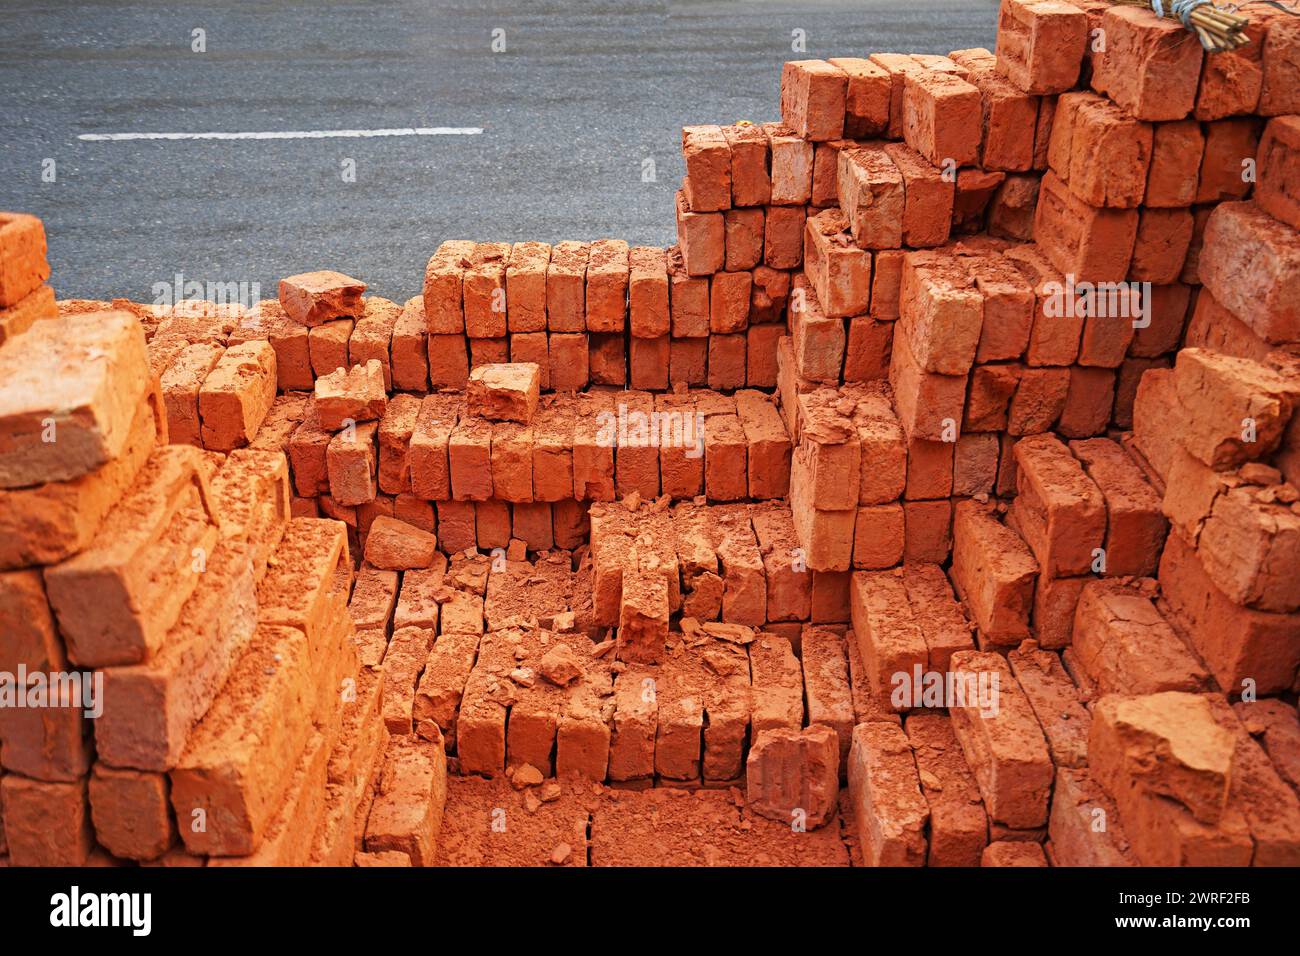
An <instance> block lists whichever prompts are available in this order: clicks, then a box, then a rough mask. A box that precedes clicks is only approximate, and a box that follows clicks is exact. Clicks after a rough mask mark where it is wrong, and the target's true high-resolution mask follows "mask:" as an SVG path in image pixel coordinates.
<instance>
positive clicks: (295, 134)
mask: <svg viewBox="0 0 1300 956" xmlns="http://www.w3.org/2000/svg"><path fill="white" fill-rule="evenodd" d="M482 132H483V130H482V128H480V127H478V126H417V127H406V128H404V129H309V130H284V131H275V130H272V131H266V132H245V133H82V134H81V135H79V136H78V137H77V139H80V140H84V141H86V142H92V143H118V142H123V141H125V140H137V139H363V138H369V137H373V136H477V135H479V134H480V133H482Z"/></svg>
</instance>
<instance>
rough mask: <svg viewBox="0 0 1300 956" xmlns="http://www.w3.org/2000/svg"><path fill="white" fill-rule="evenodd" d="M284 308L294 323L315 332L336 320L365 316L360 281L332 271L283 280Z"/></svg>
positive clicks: (281, 289)
mask: <svg viewBox="0 0 1300 956" xmlns="http://www.w3.org/2000/svg"><path fill="white" fill-rule="evenodd" d="M279 291H280V306H281V307H282V308H283V309H284V311H285V314H286V315H287V316H288V317H289V318H290V319H292V320H293V321H294V322H297V323H299V324H300V325H305V326H307V327H308V328H312V327H314V326H317V325H322V324H323V323H325V322H329V321H331V320H334V319H340V318H344V319H359V318H361V316H362V315H363V314H364V308H363V306H362V303H361V293H363V292H365V291H366V284H365V283H364V282H362V281H361V280H360V279H353V278H352V277H351V276H346V275H343V273H341V272H331V271H328V270H325V271H320V272H303V273H300V274H298V275H293V276H288V277H286V278H284V279H281V280H280V290H279Z"/></svg>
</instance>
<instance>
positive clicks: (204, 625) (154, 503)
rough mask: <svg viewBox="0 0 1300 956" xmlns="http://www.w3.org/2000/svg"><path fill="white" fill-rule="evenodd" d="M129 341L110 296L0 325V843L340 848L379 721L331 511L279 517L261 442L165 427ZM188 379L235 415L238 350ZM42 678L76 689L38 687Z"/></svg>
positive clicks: (97, 850)
mask: <svg viewBox="0 0 1300 956" xmlns="http://www.w3.org/2000/svg"><path fill="white" fill-rule="evenodd" d="M26 254H28V253H27V251H26V250H25V249H24V248H23V247H20V248H19V250H18V251H17V252H16V251H15V249H14V248H13V247H12V246H6V247H5V248H4V257H3V258H4V261H5V264H6V266H9V265H11V264H12V263H13V257H14V256H15V255H26ZM29 271H35V270H29ZM164 321H165V320H164ZM233 351H234V349H231V350H230V351H228V352H227V353H226V354H227V355H229V354H230V352H233ZM149 359H150V356H149V353H148V351H147V349H146V343H145V336H144V333H143V331H142V328H141V324H140V322H139V321H138V319H137V318H136V317H135V316H134V315H133V314H131V313H129V312H125V311H118V312H78V313H76V314H71V315H66V316H61V317H60V316H54V317H48V318H45V319H43V320H41V321H38V322H35V323H34V324H33V325H31V327H30V328H28V329H27V330H26V331H24V332H22V333H21V334H19V335H17V336H15V337H14V338H12V339H11V340H9V341H7V342H6V343H5V344H4V346H3V347H2V348H0V365H3V371H2V372H0V379H2V380H3V381H4V382H5V387H4V389H3V399H2V403H3V412H2V413H0V415H2V417H3V422H4V433H5V435H6V443H5V448H4V451H3V453H2V454H0V459H3V462H2V463H0V486H2V490H0V525H3V527H4V532H5V533H4V535H3V538H4V545H3V547H0V622H2V626H0V634H2V635H3V638H0V670H2V671H4V672H5V675H6V678H7V679H9V680H16V681H18V682H21V686H20V687H18V689H17V695H18V697H17V698H15V697H13V696H10V697H9V698H7V699H6V700H5V706H4V707H2V708H0V766H2V767H3V779H2V781H0V805H2V806H3V811H0V831H3V833H4V839H3V844H2V845H3V850H4V852H5V854H6V855H7V857H8V859H9V861H11V862H12V863H13V864H15V865H81V864H85V863H101V864H102V863H107V864H116V863H122V862H127V861H134V862H138V863H141V864H161V865H202V864H203V863H205V862H207V863H209V864H210V865H227V864H236V865H248V864H260V865H268V864H280V865H289V864H307V863H309V862H313V863H335V864H339V863H344V864H346V863H350V862H351V861H352V857H353V854H354V852H355V851H356V849H357V848H358V847H359V845H360V841H359V838H358V832H359V827H364V825H365V821H366V817H367V811H368V810H369V804H370V796H369V791H370V789H371V786H370V784H371V781H372V780H373V779H374V778H375V775H376V772H377V769H378V758H379V755H380V754H381V753H382V752H383V749H384V743H385V739H386V736H387V735H386V734H382V736H381V733H382V732H383V730H384V728H383V725H382V722H381V721H380V714H379V706H378V701H379V694H378V691H379V683H378V681H377V680H376V679H375V678H374V675H368V673H367V672H365V671H362V670H360V669H359V664H358V661H357V654H356V650H355V645H354V641H353V627H352V623H351V621H350V619H349V618H348V616H347V614H346V610H345V607H346V601H347V594H348V590H349V587H350V583H351V578H352V573H353V571H352V564H351V560H350V558H349V554H348V550H347V540H346V536H345V534H344V528H343V526H342V525H341V524H339V523H338V522H334V521H320V520H312V519H294V520H290V506H289V475H288V466H287V462H286V459H285V456H284V453H283V451H281V450H280V449H279V448H276V449H274V450H264V449H253V448H245V449H240V450H235V451H232V452H231V453H230V454H229V455H226V454H223V453H220V452H213V451H208V452H205V451H201V450H199V449H197V448H194V447H191V446H190V445H189V444H187V443H184V442H181V443H175V444H168V437H169V436H168V414H167V411H168V409H167V406H166V402H165V398H164V396H163V394H162V390H161V388H160V384H159V381H158V378H157V377H156V376H155V375H154V374H153V373H152V372H151V369H150V365H149ZM269 361H270V363H271V368H270V381H271V382H272V383H274V379H275V370H274V353H272V354H271V357H270V359H269ZM217 368H218V369H219V368H220V363H218V366H217ZM211 379H212V376H209V377H208V382H209V385H208V386H205V387H206V388H208V391H206V392H204V394H205V395H209V394H210V395H212V396H214V397H215V400H216V403H217V404H216V407H217V414H218V415H219V416H221V420H223V421H241V422H244V423H250V422H251V424H248V426H247V427H249V428H251V429H252V430H256V418H255V417H254V418H250V417H248V416H249V412H248V409H249V408H250V407H251V409H252V415H254V416H256V414H257V409H258V407H259V406H258V400H257V399H255V400H254V401H252V402H249V401H248V398H247V396H248V395H249V390H248V389H247V388H245V380H246V379H252V380H254V381H260V380H261V375H260V368H254V369H251V370H248V371H247V373H246V374H234V375H232V376H230V378H229V379H228V380H227V381H228V387H227V388H226V389H224V390H220V389H217V388H215V387H212V382H211ZM272 387H273V385H272ZM254 391H256V390H254ZM223 403H224V404H223ZM241 409H242V410H241ZM241 427H242V426H241ZM79 682H80V683H79ZM59 687H64V688H73V687H76V688H77V689H78V695H77V696H72V697H69V696H63V697H55V696H48V697H45V696H42V695H44V694H45V693H46V692H47V691H48V692H49V694H51V695H52V694H53V692H54V691H55V690H56V689H58V688H59Z"/></svg>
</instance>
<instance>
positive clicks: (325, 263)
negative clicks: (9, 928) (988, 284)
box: [0, 0, 997, 301]
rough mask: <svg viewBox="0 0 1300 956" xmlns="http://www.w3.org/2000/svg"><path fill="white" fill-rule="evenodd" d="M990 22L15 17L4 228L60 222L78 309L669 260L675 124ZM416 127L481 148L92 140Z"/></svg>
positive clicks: (880, 2)
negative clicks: (442, 262)
mask: <svg viewBox="0 0 1300 956" xmlns="http://www.w3.org/2000/svg"><path fill="white" fill-rule="evenodd" d="M996 6H997V0H859V2H856V3H851V2H845V0H831V2H805V3H796V2H761V0H759V2H755V0H750V2H694V3H672V4H666V3H653V2H646V0H628V2H622V3H620V2H610V0H588V2H573V0H570V2H560V0H527V2H523V0H516V2H514V3H502V2H493V0H480V2H474V0H354V2H341V3H335V2H329V3H326V2H323V0H262V2H253V0H216V2H211V3H204V4H197V3H196V4H189V5H186V4H181V3H176V2H170V3H169V2H163V0H156V2H155V0H93V2H73V0H64V2H59V3H57V4H51V3H49V2H48V0H5V2H4V11H3V14H2V15H0V20H2V21H3V29H0V89H3V90H4V91H5V92H4V94H3V96H2V97H0V209H20V210H24V211H29V212H32V213H35V214H36V215H39V216H41V217H43V218H44V220H45V223H46V229H47V230H48V232H49V234H50V260H51V265H52V267H53V269H54V279H53V281H54V285H55V288H56V289H57V290H58V292H59V295H60V296H61V297H74V296H76V297H87V298H108V297H111V296H118V295H121V296H128V297H131V298H135V299H138V300H142V301H151V300H152V298H153V296H152V294H151V289H152V287H153V285H154V283H157V282H167V281H171V280H172V277H173V276H174V274H175V273H177V272H178V271H179V272H181V273H182V274H183V275H184V277H185V278H186V279H197V280H200V281H205V282H206V281H212V282H232V281H233V282H239V281H243V282H258V283H260V284H261V287H262V291H263V293H264V294H274V288H275V282H276V280H277V279H278V278H279V277H280V276H282V275H287V274H290V273H293V272H299V271H302V270H305V269H311V268H337V269H340V270H343V271H346V272H349V273H352V274H354V275H357V276H359V277H361V278H363V279H365V280H366V281H367V282H369V283H370V284H371V288H372V290H373V291H375V292H376V293H379V294H382V295H387V296H390V297H392V298H395V299H398V300H401V299H403V298H405V297H407V296H409V295H413V294H415V293H417V292H418V291H419V286H420V277H421V275H422V273H423V267H424V262H425V260H426V259H427V258H428V256H429V254H430V252H431V251H432V250H433V248H434V247H435V246H436V245H437V243H438V242H440V241H441V240H443V239H446V238H453V237H460V238H472V239H496V240H511V241H513V240H521V239H541V240H545V241H558V240H560V239H595V238H599V237H601V236H617V237H620V238H624V239H627V240H629V241H630V242H633V243H644V244H655V245H666V244H670V243H671V242H673V241H674V230H673V211H672V210H673V207H672V197H673V192H674V190H675V189H676V188H677V184H678V183H679V182H680V179H681V176H682V162H681V156H680V152H679V148H678V144H679V137H680V128H681V127H682V126H683V125H685V124H691V123H730V122H734V121H736V120H740V119H749V120H754V121H756V122H760V121H765V120H770V119H776V118H777V115H778V106H777V99H778V88H779V76H780V64H781V62H782V61H784V60H787V59H794V58H798V57H799V54H795V53H792V52H791V36H792V31H793V30H796V29H800V30H803V31H805V34H806V38H807V39H806V51H807V52H806V53H805V54H803V55H804V56H812V57H829V56H847V55H863V54H865V53H869V52H874V51H880V50H885V51H906V52H919V53H946V52H948V51H949V50H953V49H962V48H966V47H972V46H988V47H992V45H993V37H994V26H995V10H996ZM51 8H53V9H51ZM196 28H200V29H202V30H204V31H205V33H206V46H207V49H206V52H202V53H197V52H193V51H192V49H191V42H192V31H193V30H195V29H196ZM498 29H499V30H501V31H504V41H505V51H504V52H493V51H492V39H493V31H494V30H498ZM421 126H452V127H481V128H482V129H483V133H482V135H478V136H428V137H426V136H419V137H402V138H385V139H295V140H234V141H230V140H220V141H217V140H202V141H192V140H191V141H132V142H86V141H81V140H78V138H77V137H78V136H79V135H80V134H84V133H127V132H215V131H222V132H231V131H262V130H333V129H357V128H363V129H371V128H385V127H421ZM47 159H53V160H54V172H55V175H56V180H55V181H54V182H52V183H49V182H43V181H42V171H43V168H48V167H46V166H44V165H43V164H44V161H45V160H47ZM647 159H650V160H653V162H654V167H655V170H654V171H655V181H654V182H643V181H642V170H643V168H644V163H645V160H647ZM345 160H353V161H354V163H355V182H345V181H344V175H343V173H344V161H345Z"/></svg>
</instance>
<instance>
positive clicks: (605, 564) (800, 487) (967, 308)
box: [0, 0, 1300, 866]
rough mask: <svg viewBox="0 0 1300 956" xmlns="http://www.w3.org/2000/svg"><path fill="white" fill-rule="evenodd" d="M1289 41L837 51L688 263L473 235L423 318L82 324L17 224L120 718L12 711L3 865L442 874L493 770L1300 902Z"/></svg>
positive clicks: (766, 141)
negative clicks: (1252, 872)
mask: <svg viewBox="0 0 1300 956" xmlns="http://www.w3.org/2000/svg"><path fill="white" fill-rule="evenodd" d="M1250 18H1251V21H1252V22H1251V27H1250V36H1251V43H1250V45H1248V46H1246V47H1243V48H1242V49H1240V50H1237V51H1234V52H1232V53H1225V54H1217V55H1209V56H1207V55H1204V54H1203V53H1202V52H1201V49H1200V47H1199V46H1198V45H1197V44H1196V43H1194V42H1187V41H1188V39H1189V37H1188V35H1187V34H1186V33H1185V31H1183V30H1182V28H1181V27H1179V26H1178V25H1177V24H1175V23H1173V22H1172V21H1169V20H1161V19H1159V18H1157V17H1156V16H1154V15H1153V14H1152V13H1150V12H1149V11H1146V10H1142V9H1138V8H1135V7H1128V6H1113V5H1111V4H1109V3H1106V2H1101V0H1081V2H1078V3H1073V4H1071V3H1065V2H1057V0H1003V3H1002V7H1001V12H1000V22H999V27H998V42H997V50H996V52H993V53H991V52H989V51H987V50H961V51H956V52H954V53H952V54H950V55H949V56H947V57H942V56H923V55H915V56H906V55H900V54H879V53H878V54H873V55H870V56H868V57H864V58H857V57H852V58H835V59H831V60H828V61H821V60H805V61H797V62H791V63H787V64H786V65H785V67H784V71H783V74H782V79H781V102H780V115H781V120H780V122H779V123H765V124H761V125H753V124H749V123H741V124H737V125H734V126H727V127H721V126H692V127H687V128H686V129H684V130H683V134H682V150H683V154H684V157H685V165H686V178H685V180H684V181H683V183H682V187H681V189H680V191H678V193H677V195H676V200H675V205H676V217H677V237H678V242H677V244H676V245H675V246H673V247H671V248H669V249H658V248H650V247H629V246H628V244H627V243H625V242H622V241H619V240H613V239H603V240H598V241H595V242H560V243H557V244H555V245H547V244H545V243H538V242H522V243H515V244H513V245H512V244H508V243H491V242H472V241H463V240H453V241H448V242H445V243H443V244H442V245H441V246H440V247H439V248H438V249H437V251H436V252H435V253H434V255H433V256H432V258H431V259H430V260H429V262H428V265H427V267H426V269H425V272H424V276H423V289H422V294H421V295H419V296H416V297H413V298H411V299H409V300H408V301H406V302H405V303H402V304H398V303H395V302H391V301H389V300H386V299H382V298H379V297H376V296H367V295H365V294H364V293H365V288H366V287H365V283H364V282H361V281H359V280H357V279H354V278H351V277H349V276H346V275H342V274H340V273H336V272H311V273H304V274H302V275H297V276H292V277H289V278H286V279H284V280H283V281H282V283H281V286H280V289H279V297H278V299H276V300H267V301H263V302H261V303H258V304H257V305H256V306H255V307H253V308H251V309H247V310H245V309H243V308H240V307H237V306H214V305H211V304H209V303H203V302H197V301H186V302H182V303H180V304H178V305H176V306H175V307H171V308H163V307H147V306H140V305H137V304H134V303H130V302H125V301H116V302H113V303H103V302H90V301H81V300H72V301H64V302H59V303H57V304H56V302H55V297H54V293H53V290H52V289H51V288H50V286H48V285H47V284H46V280H48V279H49V267H48V265H47V263H46V261H45V236H44V231H43V228H42V226H41V224H40V222H39V221H38V220H36V219H34V218H32V217H30V216H23V215H16V214H0V671H5V672H9V673H14V672H17V671H18V670H19V668H20V666H21V667H23V668H25V669H26V670H27V672H28V673H38V672H41V673H43V672H51V671H69V670H75V671H82V672H87V673H94V674H97V675H102V678H103V688H104V691H103V702H104V710H103V713H102V715H100V716H99V717H97V718H95V719H88V718H86V717H84V716H83V714H82V712H81V711H80V710H79V709H76V708H64V709H48V710H43V711H41V710H22V709H16V708H6V709H0V774H2V776H0V861H3V860H6V859H7V861H8V862H10V863H12V864H14V865H58V864H62V865H81V864H114V863H124V862H131V861H136V862H139V863H142V864H160V865H203V864H207V865H219V864H220V865H229V864H249V863H251V864H282V865H306V864H335V865H350V864H352V863H354V862H355V863H357V864H365V865H388V864H399V865H408V864H409V865H417V866H418V865H431V864H433V863H435V862H437V861H439V860H440V853H441V854H442V857H443V858H445V856H446V848H445V844H446V842H447V841H448V840H451V839H453V838H454V837H455V834H453V833H449V832H447V830H446V828H445V827H443V812H444V807H445V806H446V807H450V806H451V802H450V798H449V797H448V793H449V787H454V786H455V782H456V781H457V780H458V779H463V778H464V777H463V775H471V774H473V775H483V776H488V777H502V776H508V777H509V778H510V779H511V780H512V781H513V782H514V783H515V785H516V786H526V785H532V776H531V775H536V780H537V781H538V782H540V780H541V779H543V778H545V777H549V776H557V777H560V776H565V777H568V776H572V775H577V776H579V777H581V778H585V779H587V780H592V781H595V782H597V783H605V784H609V785H611V786H616V787H631V788H644V787H648V786H651V785H656V784H658V785H672V786H687V787H699V786H702V787H720V786H742V787H746V788H747V798H748V802H749V804H750V806H751V807H752V808H753V810H754V812H755V813H757V814H759V815H763V816H771V817H773V818H775V819H777V820H781V821H785V822H786V823H787V825H788V820H789V814H790V812H791V810H792V808H800V809H802V810H803V811H805V812H806V813H807V822H808V825H809V826H810V827H812V828H817V827H820V826H826V825H828V824H829V825H831V826H834V824H833V823H830V821H832V820H833V819H835V817H836V814H837V808H836V807H837V803H838V801H839V789H840V787H841V786H844V787H846V790H845V799H844V801H843V804H842V806H843V808H844V811H843V812H844V813H845V815H846V817H847V818H848V819H847V820H846V823H847V824H848V828H849V829H850V830H851V831H852V832H853V838H852V840H853V844H854V846H855V847H856V850H855V853H856V855H857V859H859V861H860V862H863V863H866V864H868V865H981V864H982V865H1046V864H1049V863H1050V864H1052V865H1067V866H1068V865H1133V864H1146V865H1198V864H1200V865H1292V866H1294V865H1296V864H1297V863H1298V862H1300V798H1298V794H1300V764H1298V763H1297V758H1296V754H1297V743H1298V742H1300V720H1297V713H1296V708H1295V706H1294V703H1292V702H1293V701H1294V700H1295V695H1296V693H1297V692H1300V577H1298V576H1297V575H1296V574H1295V573H1294V568H1295V567H1296V565H1297V562H1300V491H1298V490H1297V489H1298V488H1300V307H1298V306H1297V302H1300V191H1298V190H1300V116H1297V115H1296V114H1297V113H1300V83H1298V82H1296V66H1295V64H1296V63H1297V61H1300V27H1297V26H1296V21H1295V20H1294V19H1293V18H1287V17H1286V16H1284V15H1282V14H1280V13H1277V12H1273V11H1269V10H1266V9H1262V8H1261V9H1258V10H1256V9H1254V8H1252V10H1251V11H1250ZM1097 31H1101V34H1098V32H1097ZM1098 35H1103V36H1104V37H1105V43H1104V44H1097V43H1096V42H1095V38H1096V37H1097V36H1098ZM1123 281H1130V282H1145V283H1150V284H1151V296H1150V298H1149V300H1148V305H1149V313H1148V314H1147V316H1146V318H1145V320H1143V321H1139V322H1136V323H1135V322H1134V320H1133V317H1132V316H1131V315H1129V314H1123V315H1120V316H1115V315H1109V316H1107V315H1101V314H1083V313H1082V312H1080V311H1078V310H1073V309H1069V308H1066V309H1064V310H1063V309H1062V308H1061V305H1062V301H1063V297H1062V295H1061V294H1060V292H1061V290H1062V289H1065V288H1068V287H1069V286H1070V284H1071V283H1073V284H1075V285H1076V286H1077V285H1079V284H1086V283H1118V282H1123ZM1114 301H1115V300H1114V299H1112V300H1111V303H1112V304H1114ZM1063 311H1064V314H1062V313H1063ZM653 413H658V414H657V415H655V417H653V418H652V417H651V416H652V414H653ZM647 422H652V423H653V425H652V426H650V427H649V428H647V425H646V423H647ZM661 428H662V429H663V431H662V432H661V433H660V434H659V435H658V436H656V437H662V435H666V434H667V430H668V429H669V428H672V429H676V432H675V433H674V434H675V438H676V440H675V441H670V442H658V441H655V440H654V439H650V440H647V437H648V434H647V433H648V431H650V430H659V429H661ZM51 434H52V435H54V436H57V437H55V438H53V439H52V438H51V437H50V435H51ZM43 436H45V437H43ZM611 436H612V437H611ZM914 673H915V674H917V675H920V674H926V675H930V674H939V675H947V676H949V677H955V678H957V679H961V678H962V677H963V675H966V676H969V677H970V678H972V684H971V685H970V686H975V683H974V680H975V679H977V678H978V679H985V678H990V677H991V678H993V679H994V680H996V681H997V686H998V688H999V696H998V700H997V706H996V707H995V708H993V710H992V711H986V710H985V709H983V708H982V707H981V706H980V702H978V701H973V700H945V699H940V700H939V701H937V706H936V702H926V701H921V700H912V699H900V697H899V696H898V694H897V693H895V692H894V691H895V689H896V686H897V684H898V681H897V675H899V674H906V675H909V676H910V675H912V674H914ZM647 681H653V686H654V687H656V688H657V693H656V694H654V695H650V696H648V697H647V695H646V694H645V693H644V692H643V688H644V687H645V686H646V683H647ZM918 681H919V677H918ZM908 686H909V688H910V687H911V682H910V681H908ZM918 689H919V684H918ZM525 778H527V780H526V779H525ZM1099 817H1100V818H1101V819H1103V820H1105V821H1106V825H1105V826H1103V827H1100V828H1099V827H1098V826H1097V825H1096V821H1097V819H1098V818H1099Z"/></svg>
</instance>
